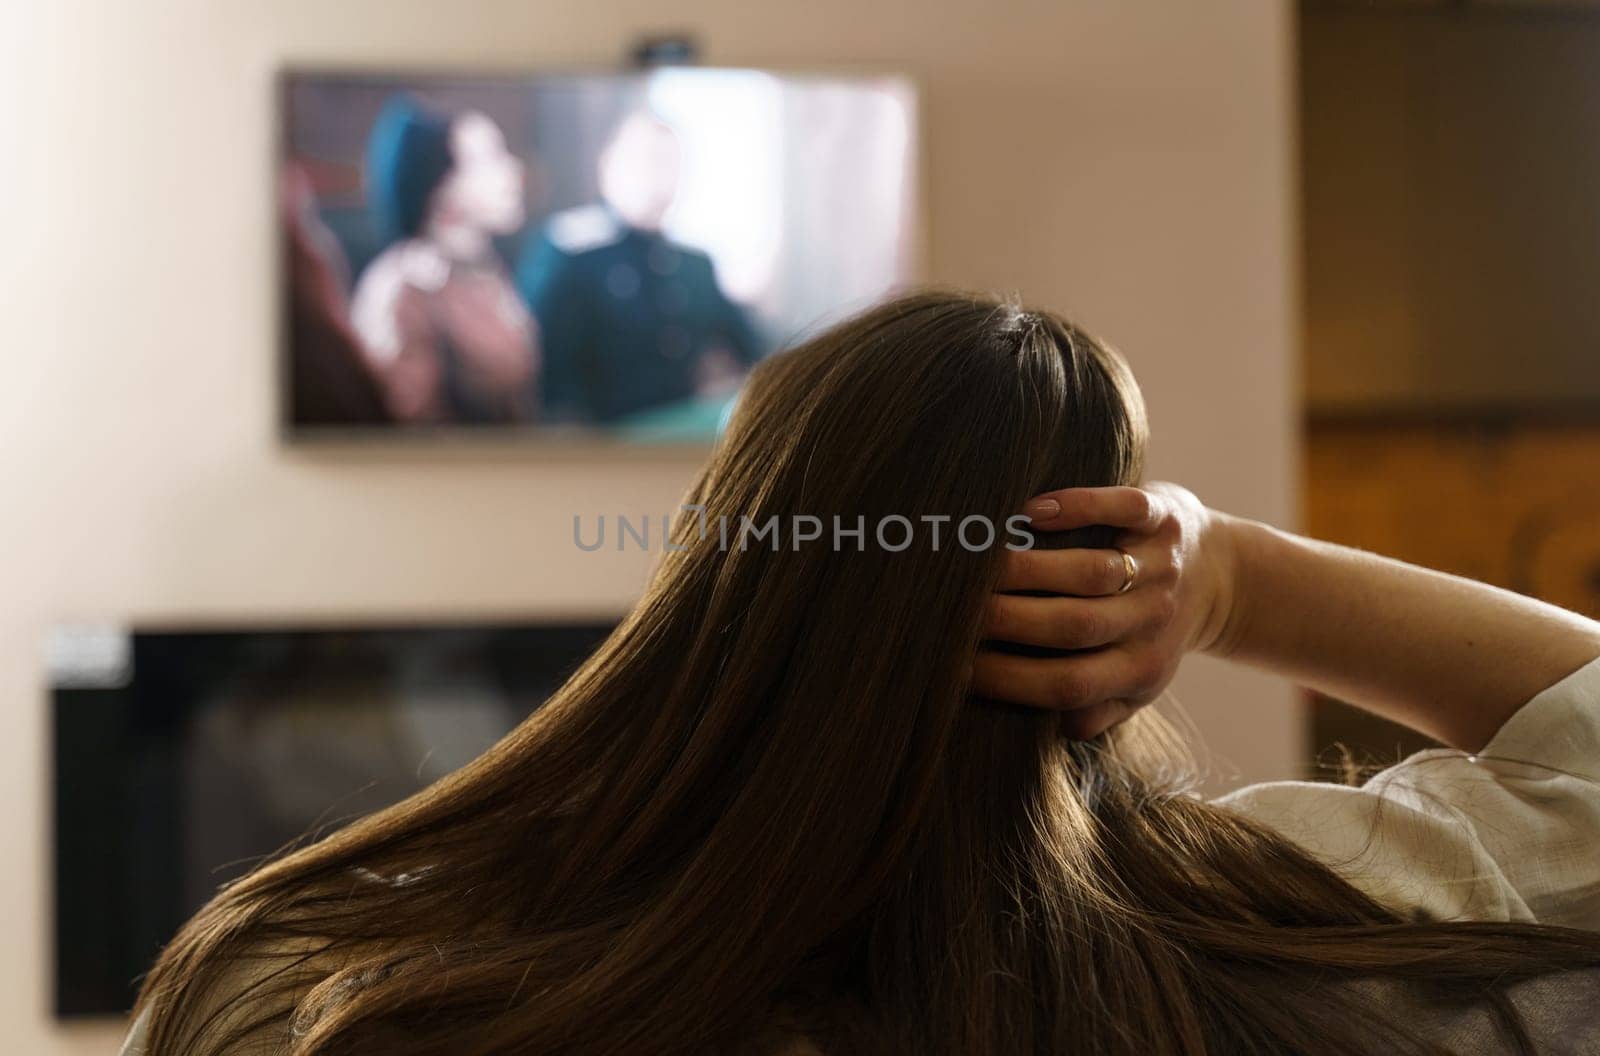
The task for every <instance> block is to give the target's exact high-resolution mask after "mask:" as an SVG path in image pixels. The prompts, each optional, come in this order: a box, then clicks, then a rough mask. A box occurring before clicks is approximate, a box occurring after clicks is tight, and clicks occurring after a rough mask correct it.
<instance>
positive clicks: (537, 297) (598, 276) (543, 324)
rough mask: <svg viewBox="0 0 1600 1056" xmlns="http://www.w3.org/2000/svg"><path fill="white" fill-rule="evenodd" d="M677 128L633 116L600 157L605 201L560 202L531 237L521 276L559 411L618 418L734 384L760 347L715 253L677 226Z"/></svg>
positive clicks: (548, 404) (554, 416)
mask: <svg viewBox="0 0 1600 1056" xmlns="http://www.w3.org/2000/svg"><path fill="white" fill-rule="evenodd" d="M680 155H681V148H680V144H679V142H678V136H677V134H676V133H675V132H674V131H673V130H672V128H671V127H670V126H669V125H667V124H666V123H665V122H663V121H661V120H660V119H659V118H657V117H656V116H654V115H653V114H650V113H647V112H644V111H638V112H635V113H632V114H630V115H629V116H628V117H626V118H625V119H624V120H623V121H622V123H621V124H620V125H619V126H618V128H617V131H616V132H615V133H614V134H613V135H612V137H611V139H610V141H609V142H608V143H607V145H606V147H605V149H604V150H603V151H602V152H601V154H600V161H599V172H598V176H599V189H600V198H601V200H600V201H599V202H596V203H593V204H590V205H583V206H578V207H577V208H573V209H567V210H564V211H562V212H558V213H556V214H555V215H553V216H552V217H550V219H549V221H548V222H547V223H546V224H545V225H544V228H543V229H542V230H541V231H540V232H539V234H538V236H537V237H535V238H533V239H531V240H530V244H529V248H528V249H527V251H526V252H525V253H524V255H523V258H522V261H521V263H520V265H519V267H518V270H517V284H518V286H519V287H520V288H521V290H522V294H523V296H524V297H525V298H526V300H527V303H528V305H529V307H530V308H531V309H532V311H533V315H534V317H535V318H536V319H537V320H538V323H539V328H540V333H541V335H542V341H543V350H544V359H545V362H544V406H545V415H546V418H547V419H549V420H552V421H569V422H570V421H578V422H584V421H590V422H603V423H616V422H619V421H621V420H624V419H626V418H627V417H628V416H630V415H634V414H637V413H639V412H643V411H649V410H651V409H653V408H658V407H662V406H664V405H668V404H673V403H680V402H684V401H689V400H692V399H694V398H696V397H712V396H716V395H719V394H724V393H726V392H729V391H731V389H732V388H733V387H736V386H737V383H738V381H739V379H740V378H742V377H743V375H744V373H745V371H747V370H748V369H749V368H750V367H751V366H752V365H754V363H755V362H756V361H757V360H758V359H759V358H760V357H761V354H762V341H761V338H760V336H759V335H758V333H757V332H756V329H755V327H754V326H753V325H752V324H751V322H750V319H749V316H748V315H747V313H746V311H745V310H744V309H743V308H742V307H740V306H739V305H738V304H736V303H735V302H734V301H733V300H732V299H731V298H729V297H728V295H727V294H726V292H724V290H723V289H722V286H721V284H720V283H719V282H718V280H717V275H716V270H715V268H714V266H713V264H712V261H711V257H710V256H709V255H707V254H706V253H704V252H702V251H701V250H698V249H695V248H693V247H691V246H686V245H683V244H681V243H679V242H675V241H673V240H672V239H670V238H668V237H667V236H666V234H664V233H663V231H662V221H663V219H664V218H665V216H666V213H667V210H668V209H669V208H670V207H671V205H672V202H673V199H674V197H675V196H676V194H677V190H678V179H679V168H680V165H681V160H682V159H681V156H680Z"/></svg>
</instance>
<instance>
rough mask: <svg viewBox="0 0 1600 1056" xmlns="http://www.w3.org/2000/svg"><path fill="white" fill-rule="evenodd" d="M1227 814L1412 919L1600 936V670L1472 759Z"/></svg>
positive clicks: (1566, 681)
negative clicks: (1564, 928) (1598, 861)
mask: <svg viewBox="0 0 1600 1056" xmlns="http://www.w3.org/2000/svg"><path fill="white" fill-rule="evenodd" d="M1218 802H1219V803H1221V804H1222V805H1223V806H1226V807H1229V808H1231V809H1233V810H1236V811H1238V812H1239V813H1241V814H1244V815H1246V816H1249V817H1251V818H1253V819H1254V820H1256V821H1258V822H1260V823H1262V824H1265V825H1267V826H1269V827H1271V828H1273V829H1275V830H1277V831H1279V832H1281V833H1282V834H1283V835H1285V836H1287V837H1289V838H1290V839H1292V840H1294V841H1295V842H1296V843H1298V844H1300V845H1301V846H1303V847H1305V848H1306V849H1307V850H1309V851H1310V852H1312V854H1313V855H1315V856H1316V857H1317V858H1318V859H1320V860H1322V861H1323V862H1325V863H1326V864H1328V865H1330V866H1331V867H1333V868H1334V869H1336V870H1338V871H1339V872H1340V873H1341V874H1343V875H1344V876H1345V877H1346V878H1347V879H1349V880H1350V881H1351V882H1352V883H1354V884H1356V886H1358V887H1360V888H1362V889H1363V890H1365V891H1367V892H1368V893H1369V894H1371V895H1373V896H1374V897H1375V898H1377V899H1379V900H1380V901H1382V902H1384V903H1385V904H1387V905H1390V906H1391V907H1393V908H1395V909H1397V910H1400V911H1402V912H1406V913H1408V914H1410V915H1413V916H1417V917H1421V918H1425V919H1441V920H1451V919H1456V920H1460V919H1466V920H1527V921H1535V920H1536V921H1539V922H1542V923H1551V924H1566V925H1569V926H1574V927H1583V928H1589V929H1596V930H1600V875H1597V873H1596V870H1595V869H1594V866H1593V861H1594V859H1593V854H1594V851H1593V848H1594V847H1595V846H1596V845H1597V844H1600V659H1597V660H1595V661H1592V662H1590V663H1588V664H1586V665H1584V666H1583V667H1581V668H1579V669H1578V670H1576V671H1574V672H1572V673H1571V674H1569V675H1567V676H1566V677H1565V678H1562V679H1560V680H1559V681H1557V682H1556V683H1554V684H1553V685H1551V686H1549V687H1548V688H1546V689H1544V690H1543V691H1541V692H1540V693H1538V694H1536V695H1535V696H1534V697H1533V698H1531V699H1530V700H1529V701H1528V702H1527V703H1526V704H1525V705H1523V707H1522V708H1521V709H1519V710H1518V711H1517V712H1516V714H1514V715H1513V716H1512V717H1511V718H1510V719H1509V720H1507V722H1506V723H1505V725H1504V726H1503V727H1502V728H1501V730H1500V731H1499V732H1498V733H1497V734H1496V735H1495V737H1494V738H1493V739H1492V740H1491V741H1490V742H1489V744H1488V745H1487V746H1485V747H1484V749H1483V750H1482V751H1480V752H1478V753H1477V754H1476V755H1472V754H1468V753H1465V752H1458V751H1453V750H1448V749H1434V750H1429V751H1424V752H1419V753H1417V754H1416V755H1413V756H1411V757H1409V758H1407V759H1406V760H1404V761H1403V762H1401V763H1399V764H1397V765H1395V766H1392V767H1390V768H1388V769H1387V770H1384V771H1382V772H1380V773H1378V774H1377V775H1375V776H1374V777H1372V778H1370V779H1369V780H1368V781H1367V782H1366V783H1364V784H1362V785H1360V786H1359V787H1352V786H1345V785H1335V784H1325V783H1319V782H1311V781H1274V782H1268V783H1264V784H1258V785H1250V786H1247V787H1245V788H1242V789H1240V790H1238V791H1236V792H1233V793H1231V794H1229V795H1227V796H1223V797H1222V798H1221V799H1220V800H1219V801H1218Z"/></svg>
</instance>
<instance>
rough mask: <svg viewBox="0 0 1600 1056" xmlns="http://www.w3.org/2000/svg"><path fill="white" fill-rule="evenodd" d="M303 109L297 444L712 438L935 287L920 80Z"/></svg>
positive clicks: (290, 143) (338, 100)
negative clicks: (822, 345)
mask: <svg viewBox="0 0 1600 1056" xmlns="http://www.w3.org/2000/svg"><path fill="white" fill-rule="evenodd" d="M279 113H280V117H281V128H280V130H279V135H280V141H281V153H280V159H279V161H280V180H279V194H280V196H281V204H282V208H281V210H280V212H279V218H280V223H281V225H282V229H283V235H284V237H283V246H284V251H283V289H284V297H283V308H284V311H283V315H284V323H283V329H284V335H283V341H282V346H283V355H284V360H285V370H284V371H283V375H284V379H285V384H284V386H283V389H284V399H283V417H284V424H285V426H286V427H287V431H288V433H289V435H290V436H292V437H294V438H297V439H303V438H308V437H336V436H341V435H343V436H384V437H397V436H409V437H417V436H440V435H477V436H484V435H488V436H503V435H509V434H513V433H514V434H516V435H526V436H528V437H532V438H538V439H558V438H564V439H575V440H580V441H596V440H604V441H615V440H624V441H630V442H635V443H654V444H674V443H688V444H705V443H708V442H709V441H710V440H711V439H712V438H713V437H714V436H715V435H716V432H717V430H718V428H719V427H720V425H721V424H722V422H723V421H724V420H725V418H726V415H727V413H728V411H729V409H730V407H731V405H732V401H733V400H734V399H735V398H736V396H737V392H738V389H739V385H740V383H741V381H742V379H743V378H744V377H745V376H746V375H747V373H748V372H749V370H750V369H751V368H752V367H753V366H754V365H755V364H756V363H758V362H760V360H761V359H762V358H763V357H765V356H768V355H771V354H772V353H773V352H774V351H776V350H778V349H780V348H782V347H784V346H786V345H789V344H792V343H794V342H795V341H797V340H799V339H802V338H804V337H805V336H807V335H808V334H811V333H813V332H815V331H816V330H817V329H819V328H820V327H822V326H825V325H826V324H828V323H829V322H831V321H834V320H836V319H838V318H840V317H842V316H844V315H846V314H848V313H850V312H852V311H855V310H857V309H859V308H861V307H864V306H865V305H867V304H870V303H871V302H873V301H875V300H877V299H879V298H881V297H882V296H884V295H885V294H887V293H889V292H890V291H892V290H893V289H895V288H896V287H899V286H902V285H905V284H906V283H908V282H910V281H912V280H913V279H914V278H915V274H914V273H915V271H916V270H917V269H916V257H917V254H918V230H917V216H918V205H917V182H918V181H917V178H916V170H917V162H916V159H917V113H916V96H915V92H914V90H913V88H912V86H911V84H910V83H909V82H908V81H907V80H905V79H904V78H901V77H895V76H822V75H794V74H778V73H770V72H763V71H758V70H737V69H710V68H699V67H661V68H657V69H653V70H642V71H636V72H627V73H595V74H565V75H554V74H540V75H522V76H513V75H473V76H454V75H448V76H447V75H440V74H410V73H395V74H375V73H365V72H364V73H350V72H320V71H295V72H289V73H286V74H285V75H284V76H283V77H282V79H281V85H280V105H279Z"/></svg>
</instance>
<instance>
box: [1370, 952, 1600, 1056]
mask: <svg viewBox="0 0 1600 1056" xmlns="http://www.w3.org/2000/svg"><path fill="white" fill-rule="evenodd" d="M1348 985H1349V986H1351V987H1352V988H1353V989H1354V990H1355V991H1356V992H1357V993H1359V994H1360V996H1361V997H1362V999H1363V1000H1364V1001H1367V1002H1369V1003H1371V1004H1373V1005H1376V1006H1379V1007H1382V1008H1383V1009H1384V1010H1385V1011H1386V1012H1389V1013H1391V1014H1393V1015H1394V1017H1395V1018H1396V1019H1397V1020H1400V1021H1403V1022H1405V1023H1408V1024H1410V1025H1412V1026H1414V1027H1417V1028H1419V1029H1421V1030H1422V1031H1423V1032H1425V1033H1426V1034H1427V1035H1428V1037H1429V1040H1431V1041H1435V1042H1437V1043H1438V1044H1440V1045H1443V1046H1445V1047H1447V1048H1448V1049H1449V1050H1450V1051H1452V1052H1471V1053H1478V1054H1481V1056H1497V1054H1500V1053H1506V1054H1508V1056H1509V1054H1510V1053H1513V1052H1516V1051H1518V1050H1516V1049H1515V1048H1513V1047H1511V1045H1510V1043H1509V1041H1508V1040H1507V1038H1506V1037H1505V1035H1504V1034H1503V1033H1502V1032H1501V1030H1500V1026H1499V1023H1498V1022H1497V1020H1496V1017H1495V1015H1494V1013H1493V1011H1492V1009H1491V1008H1490V1007H1489V1006H1488V1005H1486V1004H1477V1005H1461V1004H1457V1003H1453V1002H1452V1003H1450V1004H1448V1005H1446V1004H1441V1003H1439V1002H1437V1001H1433V1000H1430V999H1429V998H1428V997H1427V996H1426V995H1425V994H1424V993H1423V992H1421V991H1419V990H1418V989H1417V988H1416V987H1415V986H1414V985H1412V984H1409V983H1405V982H1396V981H1393V980H1376V979H1371V980H1361V981H1359V982H1355V983H1351V984H1348ZM1504 993H1505V997H1506V999H1507V1000H1508V1001H1509V1002H1510V1003H1511V1004H1512V1005H1513V1006H1514V1007H1515V1008H1516V1010H1517V1012H1518V1014H1519V1015H1520V1016H1521V1018H1522V1023H1523V1026H1524V1028H1525V1029H1526V1030H1527V1031H1528V1034H1529V1038H1530V1040H1531V1041H1532V1042H1533V1051H1535V1052H1539V1053H1546V1054H1548V1056H1588V1054H1592V1053H1593V1052H1594V1051H1595V1039H1597V1038H1600V968H1587V969H1580V970H1578V971H1569V972H1551V973H1548V974H1546V975H1541V976H1536V977H1534V978H1531V979H1523V980H1520V981H1518V982H1516V983H1513V984H1511V985H1510V986H1508V987H1506V989H1505V991H1504Z"/></svg>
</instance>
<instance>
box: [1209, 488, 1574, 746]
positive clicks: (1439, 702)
mask: <svg viewBox="0 0 1600 1056" xmlns="http://www.w3.org/2000/svg"><path fill="white" fill-rule="evenodd" d="M1214 516H1216V517H1217V518H1218V520H1219V521H1220V522H1221V523H1222V524H1223V525H1224V526H1225V528H1224V531H1226V533H1227V535H1228V537H1229V540H1230V543H1231V549H1232V564H1233V569H1232V584H1233V587H1232V597H1231V600H1230V602H1229V604H1228V609H1227V615H1226V618H1225V619H1224V621H1223V623H1222V626H1221V629H1220V631H1219V633H1218V635H1217V637H1216V639H1215V640H1214V641H1213V642H1212V643H1211V644H1210V647H1209V649H1208V651H1209V652H1211V653H1212V654H1214V655H1217V656H1222V657H1228V658H1231V659H1235V660H1242V661H1245V662H1247V663H1252V664H1256V665H1259V666H1261V667H1265V668H1268V669H1270V670H1272V671H1276V672H1278V673H1279V674H1282V675H1286V676H1288V677H1289V678H1292V679H1294V680H1295V681H1297V682H1299V683H1301V684H1302V685H1306V686H1310V687H1312V688H1314V689H1316V690H1319V691H1321V692H1324V693H1327V694H1328V695H1330V696H1333V697H1337V698H1338V699H1340V700H1343V701H1346V702H1348V703H1351V704H1355V705H1358V706H1360V707H1362V708H1365V709H1367V710H1368V711H1371V712H1374V713H1375V714H1378V715H1382V716H1383V717H1385V718H1388V719H1392V720H1394V721H1395V722H1399V723H1403V724H1405V725H1407V726H1410V727H1411V728H1413V729H1415V730H1419V731H1421V732H1423V733H1426V734H1428V735H1429V736H1431V737H1434V738H1437V739H1438V740H1440V741H1443V742H1444V743H1446V744H1449V745H1451V746H1453V747H1456V748H1461V749H1464V750H1466V751H1470V752H1475V751H1477V750H1479V749H1481V748H1482V747H1483V746H1484V745H1485V744H1487V743H1488V741H1489V739H1490V738H1491V737H1493V736H1494V734H1495V731H1497V730H1498V729H1500V727H1501V726H1502V725H1503V724H1504V723H1505V721H1506V720H1507V719H1508V718H1510V717H1511V716H1512V714H1514V713H1515V712H1516V710H1517V709H1518V708H1520V707H1521V706H1522V705H1523V704H1524V703H1525V702H1527V701H1528V700H1529V699H1530V698H1531V697H1532V696H1533V695H1534V694H1536V693H1538V692H1539V691H1540V690H1542V689H1544V688H1545V687H1546V686H1550V685H1552V684H1554V683H1555V682H1557V681H1559V680H1560V679H1562V678H1564V677H1566V676H1567V675H1569V674H1571V673H1572V672H1574V671H1576V670H1577V669H1578V668H1580V667H1582V666H1583V665H1584V664H1586V663H1588V662H1589V661H1591V660H1593V659H1595V658H1596V657H1600V624H1597V623H1595V622H1594V621H1592V620H1588V619H1585V618H1584V617H1582V616H1580V615H1578V614H1577V613H1574V612H1569V611H1567V610H1566V609H1562V608H1558V607H1556V606H1554V605H1549V604H1546V603H1545V602H1542V601H1537V600H1535V599H1533V598H1529V597H1525V596H1524V595H1521V594H1515V593H1513V592H1511V591H1508V590H1502V589H1500V588H1499V587H1492V586H1489V585H1487V584H1484V583H1478V582H1475V581H1473V580H1470V579H1465V578H1463V577H1461V576H1453V575H1449V574H1446V573H1444V572H1436V571H1433V570H1431V569H1427V568H1420V567H1418V566H1416V565H1409V564H1406V563H1405V562H1403V561H1396V560H1393V559H1392V558H1387V557H1380V556H1378V555H1377V554H1372V553H1368V552H1366V551H1362V550H1356V549H1352V548H1350V547H1345V546H1337V545H1334V544H1332V543H1325V542H1319V541H1317V540H1314V539H1307V538H1305V537H1303V536H1298V535H1294V534H1292V533H1290V532H1285V531H1281V530H1279V529H1276V528H1273V527H1270V526H1269V525H1265V524H1261V523H1259V522H1256V521H1250V520H1246V519H1243V518H1235V517H1228V516H1226V515H1214Z"/></svg>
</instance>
